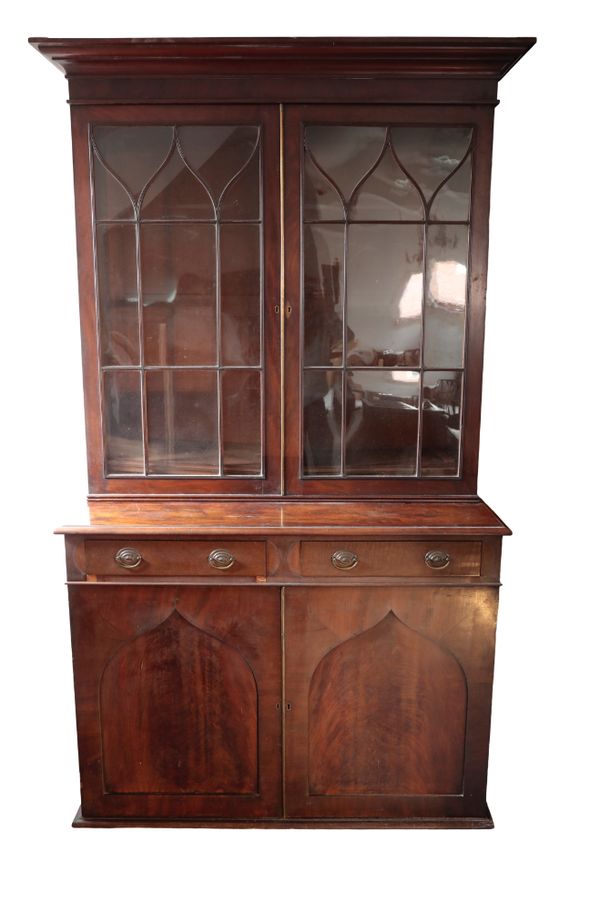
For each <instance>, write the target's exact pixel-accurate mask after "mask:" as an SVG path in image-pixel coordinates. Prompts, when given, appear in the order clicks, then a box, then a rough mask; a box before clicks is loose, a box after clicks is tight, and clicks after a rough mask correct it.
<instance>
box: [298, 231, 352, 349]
mask: <svg viewBox="0 0 600 900" xmlns="http://www.w3.org/2000/svg"><path fill="white" fill-rule="evenodd" d="M343 267H344V226H343V225H306V226H305V228H304V364H305V365H307V366H332V365H333V366H336V365H338V366H339V365H341V363H342V315H343V313H342V293H343V275H344V273H343Z"/></svg>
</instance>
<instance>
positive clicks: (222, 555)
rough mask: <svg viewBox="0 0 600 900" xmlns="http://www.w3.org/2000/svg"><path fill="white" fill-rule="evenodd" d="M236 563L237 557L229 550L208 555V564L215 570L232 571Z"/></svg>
mask: <svg viewBox="0 0 600 900" xmlns="http://www.w3.org/2000/svg"><path fill="white" fill-rule="evenodd" d="M234 562H235V556H234V555H233V553H230V552H229V550H212V551H211V552H210V553H209V554H208V564H209V566H212V567H213V569H221V570H223V569H230V568H231V567H232V565H233V564H234Z"/></svg>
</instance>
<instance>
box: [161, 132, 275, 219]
mask: <svg viewBox="0 0 600 900" xmlns="http://www.w3.org/2000/svg"><path fill="white" fill-rule="evenodd" d="M177 136H178V146H179V151H180V153H181V155H182V156H183V158H184V159H185V161H186V163H187V164H188V165H189V166H190V168H191V169H192V171H193V172H196V174H197V175H198V176H199V178H201V179H202V181H203V182H204V183H205V184H206V186H207V187H208V190H209V191H210V193H211V195H212V198H213V200H214V201H215V203H218V201H219V199H220V198H221V196H222V195H223V192H224V191H225V189H226V188H227V187H228V185H229V184H230V182H231V181H232V179H233V178H235V176H236V175H237V174H238V173H239V172H240V171H241V169H242V168H243V167H244V166H245V165H246V164H247V163H248V162H249V161H250V159H251V157H252V155H253V153H254V150H255V147H256V143H257V140H258V128H257V127H256V126H255V125H202V126H198V125H180V126H179V127H178V129H177ZM232 189H233V188H232Z"/></svg>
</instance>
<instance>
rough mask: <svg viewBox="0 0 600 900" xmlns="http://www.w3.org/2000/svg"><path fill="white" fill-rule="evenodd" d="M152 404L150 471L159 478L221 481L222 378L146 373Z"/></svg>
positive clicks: (176, 371) (182, 372) (171, 371)
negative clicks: (205, 477)
mask: <svg viewBox="0 0 600 900" xmlns="http://www.w3.org/2000/svg"><path fill="white" fill-rule="evenodd" d="M146 398H147V401H146V402H147V408H148V471H149V472H150V473H151V474H154V475H158V474H170V475H218V474H219V453H218V425H217V374H216V372H209V371H206V370H204V371H203V370H198V369H195V370H193V369H192V370H189V369H188V370H182V369H163V370H160V371H156V370H155V371H150V372H146Z"/></svg>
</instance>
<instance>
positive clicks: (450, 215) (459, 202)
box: [430, 156, 472, 222]
mask: <svg viewBox="0 0 600 900" xmlns="http://www.w3.org/2000/svg"><path fill="white" fill-rule="evenodd" d="M471 168H472V166H471V157H470V156H469V157H468V158H467V159H466V160H465V161H464V163H463V164H462V166H461V167H460V168H459V169H458V170H457V171H456V172H455V173H454V175H452V177H451V178H449V179H448V181H447V182H446V184H444V185H443V187H441V188H440V190H439V193H438V194H436V197H435V199H434V201H433V203H432V204H431V210H430V217H431V218H432V219H434V220H436V221H438V222H439V221H448V222H467V221H468V220H469V214H470V211H471Z"/></svg>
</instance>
